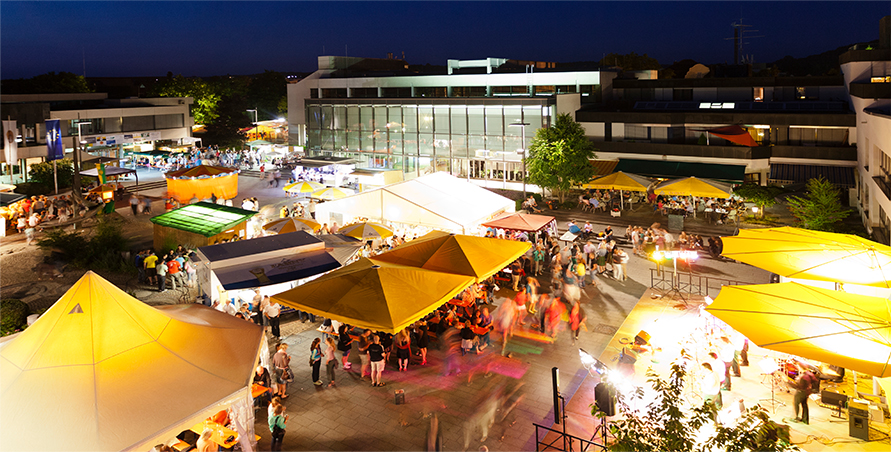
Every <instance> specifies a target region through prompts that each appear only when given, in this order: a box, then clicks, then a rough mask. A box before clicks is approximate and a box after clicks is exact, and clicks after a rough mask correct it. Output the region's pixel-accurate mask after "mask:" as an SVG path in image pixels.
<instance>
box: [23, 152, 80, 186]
mask: <svg viewBox="0 0 891 452" xmlns="http://www.w3.org/2000/svg"><path fill="white" fill-rule="evenodd" d="M29 171H30V173H31V181H32V182H36V183H38V184H40V185H43V186H44V187H46V189H47V190H52V189H53V187H54V186H55V180H54V176H53V163H52V162H40V163H34V164H32V165H31V168H30V170H29ZM55 177H58V181H59V188H68V187H70V186H71V183H72V181H73V180H74V163H72V161H71V159H62V160H57V161H56V176H55Z"/></svg>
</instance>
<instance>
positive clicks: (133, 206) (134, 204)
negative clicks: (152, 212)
mask: <svg viewBox="0 0 891 452" xmlns="http://www.w3.org/2000/svg"><path fill="white" fill-rule="evenodd" d="M137 207H139V197H138V196H136V193H133V194H132V195H130V210H131V211H133V216H134V217H135V216H136V214H137V213H139V212H137V211H136V208H137Z"/></svg>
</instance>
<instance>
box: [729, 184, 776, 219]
mask: <svg viewBox="0 0 891 452" xmlns="http://www.w3.org/2000/svg"><path fill="white" fill-rule="evenodd" d="M782 192H783V187H780V186H777V185H766V186H765V185H759V184H754V183H748V184H743V185H742V186H740V187H737V188H735V189H733V194H735V195H737V196H739V197H741V198H743V199H745V200H746V201H748V202H753V203H755V204H756V205H758V209H759V212H758V213H759V216H760V217H763V216H764V209H765V208H766V207H773V206H775V205H776V204H777V196H779V195H780V193H782Z"/></svg>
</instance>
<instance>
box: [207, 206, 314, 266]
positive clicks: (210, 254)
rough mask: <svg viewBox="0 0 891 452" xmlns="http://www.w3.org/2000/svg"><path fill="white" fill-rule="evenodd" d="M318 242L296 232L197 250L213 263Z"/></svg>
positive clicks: (312, 237)
mask: <svg viewBox="0 0 891 452" xmlns="http://www.w3.org/2000/svg"><path fill="white" fill-rule="evenodd" d="M248 212H250V211H248ZM319 242H322V239H320V238H318V237H315V236H313V235H310V234H308V233H307V232H306V231H297V232H289V233H287V234H276V235H271V236H267V237H258V238H254V239H250V240H237V241H235V242H228V243H220V244H218V245H209V246H202V247H201V248H199V250H201V253H202V254H204V256H205V257H206V258H207V259H208V260H209V261H211V262H214V261H221V260H226V259H233V258H236V257H243V256H248V255H252V254H262V253H266V252H269V251H275V250H280V249H285V248H294V247H298V246H304V245H311V244H314V243H319Z"/></svg>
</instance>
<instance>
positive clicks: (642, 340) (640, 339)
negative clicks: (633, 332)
mask: <svg viewBox="0 0 891 452" xmlns="http://www.w3.org/2000/svg"><path fill="white" fill-rule="evenodd" d="M634 343H635V344H637V345H647V344H648V343H650V333H647V332H646V331H644V330H640V333H637V336H634Z"/></svg>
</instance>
